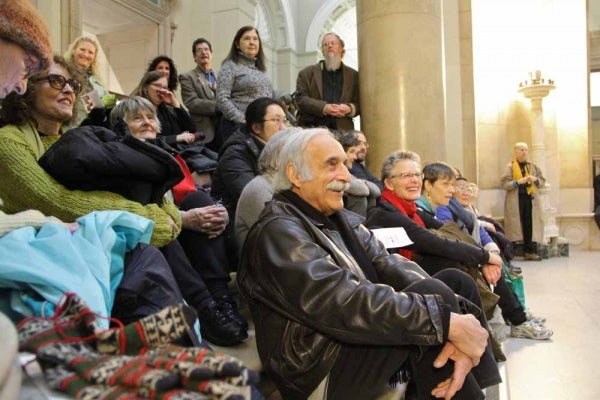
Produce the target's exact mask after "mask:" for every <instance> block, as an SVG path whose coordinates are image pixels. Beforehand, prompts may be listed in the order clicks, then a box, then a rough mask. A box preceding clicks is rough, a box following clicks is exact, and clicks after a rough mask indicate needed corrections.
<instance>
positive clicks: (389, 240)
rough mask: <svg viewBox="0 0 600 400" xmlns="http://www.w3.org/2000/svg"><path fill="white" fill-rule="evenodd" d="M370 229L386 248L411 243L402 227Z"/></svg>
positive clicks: (404, 245)
mask: <svg viewBox="0 0 600 400" xmlns="http://www.w3.org/2000/svg"><path fill="white" fill-rule="evenodd" d="M371 231H372V232H373V234H374V235H375V237H376V238H377V239H379V240H380V241H381V243H383V245H384V246H385V248H386V249H395V248H398V247H406V246H410V245H411V244H413V242H412V240H410V238H409V237H408V235H407V234H406V231H405V230H404V228H379V229H371Z"/></svg>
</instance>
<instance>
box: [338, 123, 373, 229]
mask: <svg viewBox="0 0 600 400" xmlns="http://www.w3.org/2000/svg"><path fill="white" fill-rule="evenodd" d="M335 136H336V138H337V140H338V142H340V144H341V145H342V148H343V149H344V151H345V152H346V157H347V158H346V162H345V163H344V164H345V165H346V168H348V170H350V169H352V165H353V164H354V162H355V161H356V160H357V157H358V155H357V152H358V148H359V140H358V135H357V134H356V132H355V131H338V132H336V133H335ZM380 195H381V190H380V189H379V187H378V186H377V185H376V184H375V183H373V182H370V181H368V180H366V179H360V178H357V177H355V176H354V175H350V186H349V187H348V190H346V191H345V192H344V207H345V208H346V209H348V210H350V211H353V212H355V213H357V214H359V215H362V216H363V217H366V216H367V212H368V211H369V210H370V209H372V208H373V207H375V204H376V202H377V199H378V198H379V196H380Z"/></svg>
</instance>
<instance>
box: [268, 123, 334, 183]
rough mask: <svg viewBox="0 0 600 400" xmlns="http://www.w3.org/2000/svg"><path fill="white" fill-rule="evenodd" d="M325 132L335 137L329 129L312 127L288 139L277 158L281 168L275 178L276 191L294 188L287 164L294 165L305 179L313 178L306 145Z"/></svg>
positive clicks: (301, 177)
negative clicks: (287, 172)
mask: <svg viewBox="0 0 600 400" xmlns="http://www.w3.org/2000/svg"><path fill="white" fill-rule="evenodd" d="M323 134H326V135H329V136H330V137H332V138H334V137H333V135H332V134H331V132H329V131H328V130H327V129H323V128H311V129H304V130H302V135H294V137H291V138H289V140H287V141H286V143H285V145H284V146H283V149H281V153H280V155H279V159H278V160H277V163H278V164H279V169H278V171H277V173H276V174H275V179H274V180H273V187H274V189H275V192H282V191H284V190H288V189H291V188H292V182H290V180H289V179H288V176H287V174H286V171H285V170H286V167H287V165H288V164H290V163H291V164H292V165H293V166H294V169H295V170H296V172H297V173H298V174H299V175H300V179H302V180H303V181H309V180H311V179H312V178H313V176H312V170H311V167H310V163H309V159H308V154H307V153H306V146H308V143H309V142H310V141H311V140H312V139H313V138H314V137H315V136H318V135H323ZM334 139H335V138H334Z"/></svg>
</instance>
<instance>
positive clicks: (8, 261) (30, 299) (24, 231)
mask: <svg viewBox="0 0 600 400" xmlns="http://www.w3.org/2000/svg"><path fill="white" fill-rule="evenodd" d="M77 222H78V223H79V228H78V229H77V230H76V231H75V232H74V233H73V234H72V233H71V232H70V230H69V228H68V227H66V226H63V225H58V224H54V223H51V222H48V223H46V224H44V225H43V226H42V228H40V229H39V231H38V230H36V229H35V228H33V227H24V228H20V229H16V230H14V231H12V232H10V233H8V234H6V235H5V236H3V237H2V238H0V288H7V289H9V290H2V292H3V294H2V295H3V296H10V298H9V301H10V307H11V308H12V310H9V311H11V314H12V315H14V312H17V313H18V314H20V315H22V316H30V315H38V316H39V315H52V314H53V313H54V304H56V303H57V301H58V300H59V299H60V298H61V296H62V295H63V293H64V292H76V293H78V294H79V295H80V296H81V298H82V299H83V300H84V301H85V302H86V303H87V304H88V306H89V307H90V309H91V310H92V311H93V312H95V313H97V314H99V315H104V316H110V312H111V309H112V305H113V301H114V296H115V292H116V289H117V286H118V285H119V283H120V282H121V278H122V277H123V265H124V256H125V253H126V252H127V251H130V250H132V249H133V248H134V247H135V246H136V245H137V244H138V243H140V242H141V243H148V242H149V241H150V237H151V235H152V227H153V226H154V223H153V222H152V221H151V220H149V219H146V218H143V217H140V216H138V215H135V214H132V213H129V212H123V211H101V212H92V213H90V214H87V215H84V216H83V217H81V218H78V219H77ZM40 298H41V299H43V300H41V301H40ZM4 300H5V301H4V302H3V303H5V302H6V299H4ZM44 301H46V302H44ZM101 324H103V325H104V326H103V327H104V328H106V327H108V320H103V321H101Z"/></svg>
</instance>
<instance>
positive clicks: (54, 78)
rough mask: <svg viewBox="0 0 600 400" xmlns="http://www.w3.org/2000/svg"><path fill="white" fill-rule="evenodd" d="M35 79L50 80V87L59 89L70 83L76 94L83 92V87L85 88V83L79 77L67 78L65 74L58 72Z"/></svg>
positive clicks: (37, 80) (38, 80)
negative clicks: (58, 73)
mask: <svg viewBox="0 0 600 400" xmlns="http://www.w3.org/2000/svg"><path fill="white" fill-rule="evenodd" d="M35 81H36V82H40V81H48V83H49V84H50V87H53V88H54V89H57V90H63V89H64V88H65V86H67V83H68V84H69V86H71V89H73V93H75V94H79V93H81V89H82V88H83V85H82V84H81V82H80V81H78V80H77V79H67V78H65V77H64V76H62V75H57V74H50V75H48V76H44V77H43V78H37V79H36V80H35Z"/></svg>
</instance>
